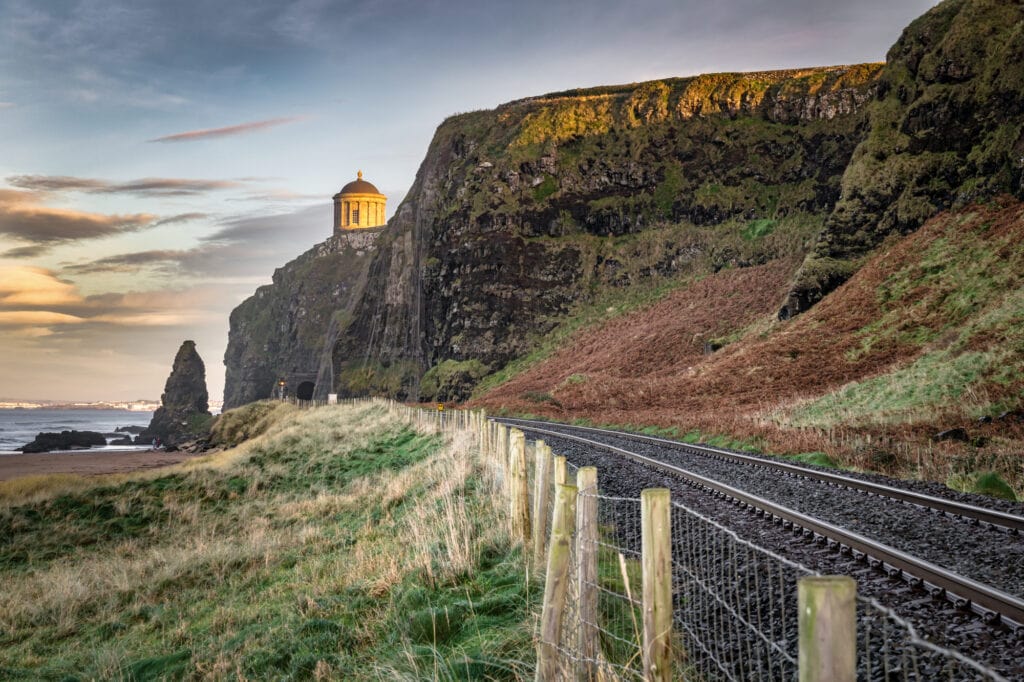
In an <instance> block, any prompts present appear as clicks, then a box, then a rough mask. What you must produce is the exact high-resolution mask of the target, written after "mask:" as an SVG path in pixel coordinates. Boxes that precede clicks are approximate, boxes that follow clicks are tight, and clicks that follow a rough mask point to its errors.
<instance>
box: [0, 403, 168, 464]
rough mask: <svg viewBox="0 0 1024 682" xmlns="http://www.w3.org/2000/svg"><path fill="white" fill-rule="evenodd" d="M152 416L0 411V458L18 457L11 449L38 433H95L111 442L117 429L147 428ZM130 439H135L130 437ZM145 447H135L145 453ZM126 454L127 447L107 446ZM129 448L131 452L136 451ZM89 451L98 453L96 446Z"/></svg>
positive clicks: (117, 412) (128, 412) (125, 412)
mask: <svg viewBox="0 0 1024 682" xmlns="http://www.w3.org/2000/svg"><path fill="white" fill-rule="evenodd" d="M152 418H153V413H152V412H133V411H131V410H50V409H0V455H10V454H21V453H18V452H17V451H16V450H15V448H19V447H21V446H22V445H25V444H27V443H31V442H32V441H33V440H35V437H36V435H37V434H39V433H40V432H42V431H54V432H57V433H59V432H61V431H98V432H100V433H102V434H104V435H105V436H107V440H108V441H110V440H113V435H112V434H113V433H114V429H116V428H117V427H119V426H149V422H150V420H151V419H152ZM132 437H133V438H134V437H135V436H134V435H132ZM148 447H149V446H136V448H137V449H139V450H146V449H148ZM107 448H108V449H117V450H126V449H129V448H130V446H126V445H118V446H113V447H111V446H107ZM136 448H131V449H136ZM92 449H93V450H102V449H104V448H101V447H99V446H97V447H94V448H92Z"/></svg>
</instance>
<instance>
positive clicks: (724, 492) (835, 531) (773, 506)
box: [498, 418, 1024, 629]
mask: <svg viewBox="0 0 1024 682" xmlns="http://www.w3.org/2000/svg"><path fill="white" fill-rule="evenodd" d="M498 421H501V422H505V423H510V424H513V425H519V426H521V427H522V428H523V429H524V430H527V431H530V432H531V433H537V434H543V435H546V436H551V437H556V438H563V439H566V440H571V441H576V442H578V443H582V444H584V445H587V446H589V447H595V448H600V449H604V450H607V451H610V452H614V453H616V454H617V455H620V456H622V457H625V458H627V459H629V460H631V461H634V462H637V463H639V464H642V465H644V466H647V467H650V468H653V469H657V470H659V471H664V472H667V473H670V474H672V475H674V476H676V477H679V478H681V479H682V480H684V481H685V482H686V483H688V484H689V485H691V486H694V487H697V488H700V489H703V490H705V491H707V492H709V493H712V494H714V495H716V496H717V497H719V498H721V499H723V500H726V501H728V502H731V503H732V504H734V505H736V506H738V507H740V508H742V509H744V510H746V511H749V512H752V513H754V514H756V515H758V516H759V517H762V518H764V519H766V520H769V521H771V522H773V523H775V524H777V525H781V526H782V527H783V528H784V529H787V530H792V532H793V533H794V534H802V535H803V536H804V537H806V538H808V539H813V540H814V541H815V542H816V543H818V544H822V545H827V546H828V547H829V548H830V549H833V550H838V551H839V552H840V553H842V554H847V555H852V556H853V557H854V558H856V559H858V560H862V561H865V562H866V563H867V564H868V565H869V566H871V567H872V568H875V569H879V570H882V571H884V572H885V573H887V574H888V575H889V576H890V577H892V578H898V579H903V580H905V581H906V582H908V583H909V584H910V585H912V586H914V587H918V588H922V589H924V590H926V591H927V592H928V593H930V594H931V595H932V596H933V597H936V598H942V597H945V598H947V599H949V600H950V601H951V602H953V603H954V604H955V605H956V606H957V607H959V608H962V609H965V610H966V609H969V610H971V611H973V612H975V613H977V614H978V615H979V616H981V617H982V618H983V619H984V620H985V621H986V622H988V623H997V622H1002V623H1003V624H1004V625H1006V626H1007V627H1010V628H1012V629H1019V628H1024V600H1021V599H1018V598H1017V597H1015V596H1013V595H1010V594H1007V593H1005V592H1002V591H1000V590H997V589H995V588H993V587H991V586H989V585H985V584H982V583H979V582H977V581H975V580H972V579H970V578H967V577H964V576H961V575H958V574H956V573H953V572H951V571H948V570H946V569H944V568H942V567H940V566H937V565H935V564H933V563H931V562H929V561H925V560H924V559H921V558H919V557H915V556H913V555H911V554H908V553H906V552H902V551H900V550H898V549H895V548H893V547H890V546H888V545H885V544H883V543H881V542H877V541H875V540H871V539H869V538H867V537H864V536H863V535H860V534H858V533H854V532H852V531H849V530H846V529H844V528H841V527H839V526H836V525H833V524H831V523H827V522H825V521H821V520H819V519H815V518H813V517H811V516H808V515H806V514H803V513H801V512H798V511H796V510H793V509H790V508H788V507H784V506H782V505H779V504H777V503H775V502H771V501H770V500H767V499H765V498H763V497H759V496H757V495H752V494H750V493H747V492H745V491H743V490H740V489H738V488H734V487H732V486H729V485H726V484H724V483H721V482H719V481H716V480H713V479H711V478H707V477H705V476H702V475H700V474H697V473H694V472H692V471H688V470H686V469H683V468H682V467H678V466H675V465H672V464H667V463H665V462H661V461H659V460H656V459H654V458H651V457H647V456H645V455H641V454H639V453H636V452H631V451H629V450H626V449H624V448H619V447H616V446H614V445H609V444H607V443H601V442H599V441H595V440H591V439H588V438H583V437H581V436H574V435H571V434H567V433H565V432H562V431H555V430H551V429H549V428H542V427H539V426H532V424H544V425H545V426H563V427H565V428H571V429H579V430H585V431H594V432H598V433H604V434H607V435H615V436H618V437H628V438H636V439H638V440H646V441H653V442H658V443H661V444H670V445H673V446H681V447H683V448H684V449H688V450H691V451H697V452H700V453H701V454H708V452H709V451H710V452H711V453H712V454H715V455H718V454H719V453H721V455H729V458H730V459H731V458H733V457H736V458H740V459H738V460H737V461H742V462H744V463H747V464H750V463H754V464H757V465H759V466H763V465H766V464H767V465H772V464H776V463H773V462H766V461H765V460H763V459H760V458H756V457H747V456H744V455H737V454H735V453H730V452H728V451H724V450H720V449H718V448H711V447H708V446H692V445H689V444H681V443H678V442H677V441H671V440H666V439H657V438H653V437H649V436H636V435H635V434H627V433H622V432H614V431H604V430H602V429H592V428H589V427H575V426H567V425H561V424H548V423H546V422H535V421H530V420H520V419H504V418H502V419H499V420H498ZM750 460H752V462H751V461H750ZM777 464H780V465H782V467H791V468H793V469H797V470H798V471H797V472H795V473H798V474H799V475H801V476H803V475H806V474H809V473H813V474H815V476H811V477H810V478H819V476H818V474H822V476H824V477H825V478H823V479H821V480H825V481H829V478H827V477H829V476H833V475H831V474H823V472H816V471H810V470H806V469H803V468H802V467H793V466H792V465H787V464H783V463H777ZM836 478H838V479H840V480H839V481H835V480H832V481H830V483H831V484H832V485H848V484H847V481H849V482H850V483H857V484H858V485H857V486H856V488H855V489H858V490H864V488H863V487H861V485H862V484H866V485H877V484H870V483H869V482H865V481H860V480H857V479H852V478H849V477H845V476H836ZM851 487H853V486H851ZM879 488H883V489H887V490H888V491H892V492H898V493H901V494H906V495H909V496H913V498H914V499H913V500H906V501H912V502H913V503H914V504H917V505H920V506H924V507H929V508H933V509H934V508H938V509H939V510H940V511H943V512H946V511H947V509H946V508H945V507H946V506H949V505H952V506H953V508H955V509H956V511H951V512H949V513H955V514H957V515H959V516H964V517H967V518H977V517H971V516H969V514H971V513H973V512H974V511H975V510H980V511H981V512H984V514H985V515H995V516H987V517H986V518H985V519H984V520H985V522H986V523H991V524H992V525H997V526H1000V527H1003V528H1010V529H1011V530H1012V532H1019V531H1020V529H1021V528H1024V519H1022V518H1021V517H1017V516H1014V515H1012V514H1004V513H1002V512H994V511H993V510H989V509H983V508H980V507H972V506H971V505H963V504H960V503H957V502H953V501H951V500H944V499H941V498H934V497H931V496H928V495H920V494H918V493H911V492H909V491H903V490H899V489H897V488H892V487H891V486H879ZM868 492H874V493H875V494H882V493H879V492H875V491H874V490H869V491H868ZM885 496H887V497H893V498H894V499H901V498H900V497H895V495H893V494H888V493H887V494H886V495H885ZM933 500H935V501H938V502H941V504H942V505H943V506H942V507H931V505H930V504H928V503H929V502H931V501H933ZM1007 517H1008V518H1007ZM989 518H995V519H997V520H998V521H999V523H995V522H993V521H992V520H989ZM980 520H981V519H979V521H980Z"/></svg>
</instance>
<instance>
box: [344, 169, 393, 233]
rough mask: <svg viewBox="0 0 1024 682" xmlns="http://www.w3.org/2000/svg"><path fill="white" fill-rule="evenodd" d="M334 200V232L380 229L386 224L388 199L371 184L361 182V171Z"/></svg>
mask: <svg viewBox="0 0 1024 682" xmlns="http://www.w3.org/2000/svg"><path fill="white" fill-rule="evenodd" d="M332 199H333V200H334V231H335V232H336V233H337V232H342V231H345V230H359V229H364V228H367V227H381V226H382V225H385V224H386V223H387V220H386V218H385V216H386V213H387V201H388V198H387V197H386V196H384V195H383V194H381V193H380V191H379V190H378V189H377V188H376V187H374V186H373V184H372V183H369V182H367V181H366V180H363V171H359V173H357V174H356V179H355V180H353V181H352V182H350V183H348V184H347V185H345V186H344V187H342V188H341V191H340V192H338V193H337V194H335V195H334V196H333V197H332Z"/></svg>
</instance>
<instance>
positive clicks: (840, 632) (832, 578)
mask: <svg viewBox="0 0 1024 682" xmlns="http://www.w3.org/2000/svg"><path fill="white" fill-rule="evenodd" d="M797 611H798V613H799V617H798V622H799V627H798V629H799V637H800V653H799V657H798V658H799V669H800V682H826V681H828V682H854V681H855V680H856V679H857V581H856V580H854V579H853V578H851V577H849V576H845V575H824V576H814V577H808V578H801V579H800V580H799V581H798V582H797Z"/></svg>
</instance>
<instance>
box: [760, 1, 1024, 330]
mask: <svg viewBox="0 0 1024 682" xmlns="http://www.w3.org/2000/svg"><path fill="white" fill-rule="evenodd" d="M1022 25H1024V8H1022V7H1021V4H1020V3H1019V2H1003V1H1002V0H945V2H942V3H940V4H939V5H937V6H936V7H934V8H933V9H931V10H930V11H928V12H927V13H926V14H924V15H923V16H922V17H920V18H919V19H917V20H916V21H914V22H913V23H911V24H910V26H908V27H907V28H906V29H905V30H904V31H903V35H902V36H900V39H899V40H898V41H897V43H896V44H895V45H894V46H893V47H892V49H891V50H889V54H888V56H887V57H886V65H885V69H884V70H883V71H882V74H881V77H880V79H879V81H878V89H877V97H876V101H875V102H873V103H872V105H871V107H870V108H869V131H870V132H869V133H868V135H867V137H866V138H865V140H864V141H863V142H862V143H861V144H860V146H859V147H858V148H857V151H856V152H855V153H854V155H853V158H852V160H851V162H850V165H849V167H848V168H847V169H846V172H845V173H844V174H843V180H842V196H841V197H840V199H839V201H838V203H837V204H836V206H835V210H834V211H833V212H832V214H831V215H830V216H829V217H828V220H827V222H826V224H825V229H824V230H823V231H822V233H821V235H820V236H819V238H818V240H817V243H816V245H815V248H814V250H813V251H812V253H811V254H810V256H809V257H808V259H807V262H806V263H805V264H804V267H803V268H802V269H801V272H800V273H799V275H798V277H797V279H796V282H795V283H794V287H793V289H792V291H791V292H790V294H789V296H788V297H787V299H786V303H785V306H784V307H783V309H782V311H781V313H780V314H781V315H783V316H790V315H793V314H796V313H798V312H801V311H803V310H806V309H807V308H809V307H810V306H811V305H813V304H814V303H815V302H817V301H818V300H820V299H821V297H822V296H823V295H825V294H827V293H828V292H829V291H831V290H832V289H834V288H835V287H836V286H837V285H838V284H840V283H841V282H843V281H844V280H845V279H846V278H847V277H849V275H850V274H851V273H852V272H854V271H855V270H856V269H857V267H858V266H859V263H860V262H861V259H862V258H863V257H864V256H865V255H866V254H867V253H869V252H870V251H871V250H872V249H874V248H875V247H877V246H878V245H879V244H880V243H881V242H882V241H883V240H884V239H885V238H886V237H887V236H889V235H893V234H907V233H908V232H912V231H913V230H915V229H917V228H918V227H919V226H920V225H921V224H922V223H924V222H925V221H926V220H927V219H928V218H930V217H931V216H933V215H935V214H936V213H937V212H938V211H940V210H943V209H946V208H950V207H958V206H965V205H967V204H970V203H971V202H974V201H978V200H984V199H987V198H991V197H993V196H995V195H997V194H999V193H1010V194H1013V195H1014V196H1016V197H1017V198H1018V199H1020V198H1024V162H1022V159H1024V106H1022V104H1021V102H1022V98H1021V93H1024V62H1022V61H1021V58H1020V57H1021V54H1024V31H1022V30H1021V26H1022Z"/></svg>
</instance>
